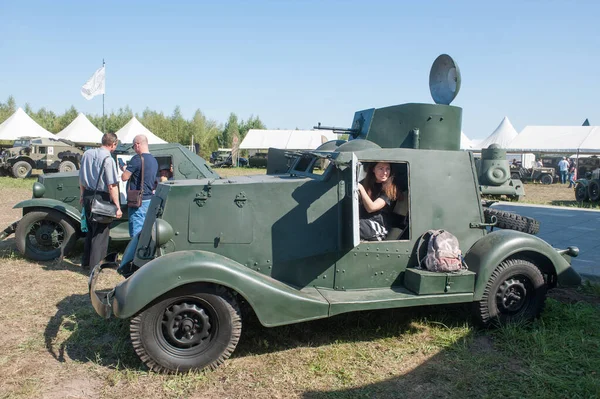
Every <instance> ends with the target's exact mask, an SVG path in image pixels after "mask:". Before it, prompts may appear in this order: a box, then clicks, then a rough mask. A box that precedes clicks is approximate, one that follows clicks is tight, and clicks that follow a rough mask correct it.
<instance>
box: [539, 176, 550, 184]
mask: <svg viewBox="0 0 600 399" xmlns="http://www.w3.org/2000/svg"><path fill="white" fill-rule="evenodd" d="M540 181H541V182H542V184H552V182H553V179H552V176H550V175H549V174H546V173H545V174H543V175H542V177H540Z"/></svg>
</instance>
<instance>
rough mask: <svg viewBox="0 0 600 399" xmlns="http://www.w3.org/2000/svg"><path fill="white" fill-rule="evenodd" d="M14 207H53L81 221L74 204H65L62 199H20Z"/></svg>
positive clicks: (79, 213)
mask: <svg viewBox="0 0 600 399" xmlns="http://www.w3.org/2000/svg"><path fill="white" fill-rule="evenodd" d="M13 208H14V209H17V208H42V209H43V208H50V209H55V210H57V211H59V212H62V213H64V214H65V215H68V216H69V217H71V218H72V219H74V220H75V221H76V222H78V223H81V212H80V211H79V210H78V209H77V208H75V207H74V206H71V205H68V204H65V203H64V202H62V201H59V200H55V199H50V198H33V199H29V200H25V201H21V202H19V203H17V204H16V205H15V206H13Z"/></svg>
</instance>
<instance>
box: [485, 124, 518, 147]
mask: <svg viewBox="0 0 600 399" xmlns="http://www.w3.org/2000/svg"><path fill="white" fill-rule="evenodd" d="M517 135H518V133H517V131H516V130H515V128H514V126H513V125H512V123H510V121H509V120H508V117H507V116H505V117H504V118H503V119H502V122H500V124H499V125H498V127H497V128H496V130H494V132H493V133H492V134H490V135H489V136H488V137H487V138H486V139H485V140H483V141H482V142H480V143H479V145H478V148H487V147H489V146H490V145H491V144H498V145H500V147H501V148H507V147H508V145H509V144H510V143H511V142H512V141H513V140H514V139H515V137H517Z"/></svg>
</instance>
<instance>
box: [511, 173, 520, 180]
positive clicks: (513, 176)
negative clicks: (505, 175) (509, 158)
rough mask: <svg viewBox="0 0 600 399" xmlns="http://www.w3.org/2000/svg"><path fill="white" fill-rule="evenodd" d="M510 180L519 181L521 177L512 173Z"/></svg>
mask: <svg viewBox="0 0 600 399" xmlns="http://www.w3.org/2000/svg"><path fill="white" fill-rule="evenodd" d="M510 178H511V179H513V180H519V179H521V175H520V174H518V173H517V172H514V173H511V174H510Z"/></svg>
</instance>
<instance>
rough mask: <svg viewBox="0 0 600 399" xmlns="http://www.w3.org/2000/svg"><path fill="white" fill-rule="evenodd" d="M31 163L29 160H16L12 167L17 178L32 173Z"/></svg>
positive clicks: (22, 177)
mask: <svg viewBox="0 0 600 399" xmlns="http://www.w3.org/2000/svg"><path fill="white" fill-rule="evenodd" d="M31 169H32V168H31V165H30V164H29V162H27V161H19V162H16V163H15V164H14V165H13V167H12V172H13V176H14V177H16V178H17V179H24V178H26V177H29V176H30V175H31Z"/></svg>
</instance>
